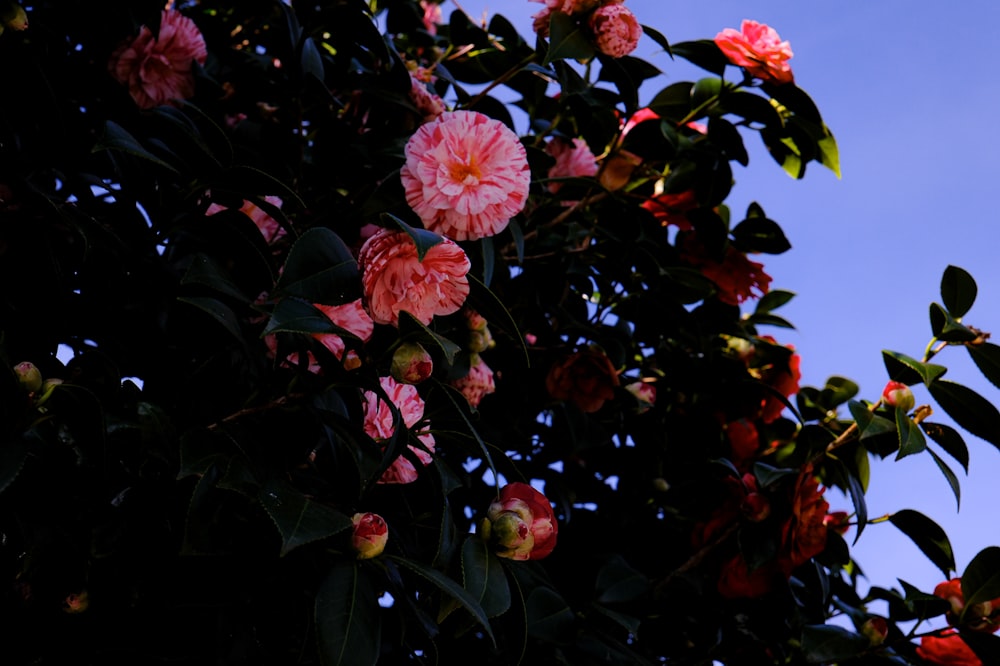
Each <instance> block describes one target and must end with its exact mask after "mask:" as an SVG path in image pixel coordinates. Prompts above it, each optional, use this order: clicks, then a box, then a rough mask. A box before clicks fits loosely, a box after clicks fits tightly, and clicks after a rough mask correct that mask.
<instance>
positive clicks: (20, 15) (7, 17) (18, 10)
mask: <svg viewBox="0 0 1000 666" xmlns="http://www.w3.org/2000/svg"><path fill="white" fill-rule="evenodd" d="M0 19H2V20H3V24H4V25H5V26H6V27H8V28H10V29H11V30H27V29H28V15H27V14H26V13H25V11H24V7H22V6H21V5H19V4H16V3H11V5H10V7H8V9H7V11H5V12H4V13H3V16H0Z"/></svg>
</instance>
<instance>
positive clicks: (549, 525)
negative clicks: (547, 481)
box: [482, 483, 559, 560]
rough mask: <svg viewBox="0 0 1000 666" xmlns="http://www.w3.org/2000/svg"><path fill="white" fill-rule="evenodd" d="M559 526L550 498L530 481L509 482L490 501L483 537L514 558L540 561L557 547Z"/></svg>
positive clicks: (507, 555) (499, 553) (502, 553)
mask: <svg viewBox="0 0 1000 666" xmlns="http://www.w3.org/2000/svg"><path fill="white" fill-rule="evenodd" d="M558 529H559V525H558V523H557V522H556V516H555V513H554V512H553V511H552V505H551V504H550V503H549V500H548V498H546V497H545V495H543V494H541V493H540V492H538V491H537V490H535V489H534V488H532V487H531V486H529V485H528V484H527V483H508V484H507V485H506V486H504V487H503V488H501V489H500V497H499V498H498V499H497V500H496V501H495V502H493V503H492V504H490V508H489V510H488V511H487V512H486V519H485V520H484V521H483V524H482V534H483V537H484V538H486V539H488V540H490V541H492V542H493V544H494V545H495V546H496V547H497V548H498V551H497V555H498V556H500V557H506V558H509V559H512V560H539V559H541V558H543V557H545V556H546V555H548V554H549V553H551V552H552V549H553V548H555V547H556V533H557V532H558Z"/></svg>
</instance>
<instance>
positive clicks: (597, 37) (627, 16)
mask: <svg viewBox="0 0 1000 666" xmlns="http://www.w3.org/2000/svg"><path fill="white" fill-rule="evenodd" d="M590 29H591V30H592V31H593V33H594V45H595V46H597V50H598V51H600V52H601V53H603V54H604V55H607V56H611V57H612V58H621V57H622V56H627V55H628V54H629V53H631V52H632V51H634V50H635V47H636V46H638V45H639V38H640V37H642V26H640V25H639V21H638V20H637V19H636V18H635V14H633V13H632V12H631V11H629V10H628V9H627V8H626V7H625V6H624V5H620V4H607V5H604V6H602V7H598V8H597V10H596V11H595V12H594V13H593V14H591V15H590Z"/></svg>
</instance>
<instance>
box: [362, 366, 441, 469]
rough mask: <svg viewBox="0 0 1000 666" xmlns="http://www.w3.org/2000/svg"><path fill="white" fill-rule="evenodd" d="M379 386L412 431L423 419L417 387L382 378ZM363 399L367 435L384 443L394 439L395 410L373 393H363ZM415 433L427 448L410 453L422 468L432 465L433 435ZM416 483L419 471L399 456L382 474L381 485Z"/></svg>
mask: <svg viewBox="0 0 1000 666" xmlns="http://www.w3.org/2000/svg"><path fill="white" fill-rule="evenodd" d="M379 383H380V384H381V385H382V390H384V391H385V392H386V395H388V397H389V400H391V401H392V404H394V405H395V406H396V408H397V409H398V410H399V413H400V415H401V416H402V418H403V423H404V424H405V425H406V427H407V428H412V427H413V426H415V425H416V424H417V422H419V421H420V420H421V419H422V418H424V400H423V398H421V397H420V394H419V393H417V389H416V387H414V386H410V385H409V384H400V383H398V382H397V381H396V380H395V379H393V378H392V377H381V378H380V379H379ZM363 398H364V401H365V426H364V427H365V433H366V434H367V435H368V436H369V437H371V438H372V439H374V440H375V441H376V442H383V441H385V440H387V439H389V438H390V437H392V435H393V433H394V432H395V428H394V427H393V422H392V409H391V408H390V407H389V405H387V404H386V403H385V401H384V400H382V399H381V398H379V397H378V395H377V394H376V393H374V392H372V391H364V392H363ZM414 434H416V436H417V438H418V439H419V440H420V443H421V444H423V447H424V448H420V447H418V446H413V445H410V447H409V448H410V451H412V452H413V454H414V455H415V456H416V457H417V460H419V461H420V463H421V464H422V465H425V466H426V465H429V464H430V463H431V461H432V460H433V457H432V456H431V453H432V452H433V451H434V435H432V434H430V433H429V432H420V433H414ZM424 449H426V450H424ZM416 480H417V468H416V467H415V466H414V465H413V462H412V461H410V459H409V458H408V457H406V456H405V455H400V456H399V457H398V458H396V459H395V460H393V461H392V464H391V465H390V466H389V468H388V469H387V470H385V472H383V473H382V476H381V477H380V478H379V480H378V482H379V483H412V482H414V481H416Z"/></svg>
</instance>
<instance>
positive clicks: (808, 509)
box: [782, 466, 830, 569]
mask: <svg viewBox="0 0 1000 666" xmlns="http://www.w3.org/2000/svg"><path fill="white" fill-rule="evenodd" d="M823 492H824V489H823V488H820V487H819V481H817V480H816V477H815V476H813V474H812V467H811V466H807V467H806V469H804V470H803V471H802V473H801V474H800V475H799V480H798V484H797V485H796V487H795V495H794V496H793V497H792V515H791V517H790V518H789V519H788V522H786V523H785V525H784V528H783V529H782V532H783V539H782V541H783V543H784V544H785V547H786V548H787V556H788V559H789V562H790V564H791V568H793V569H794V568H795V567H797V566H799V565H801V564H804V563H805V562H807V561H809V560H810V559H812V558H813V557H815V556H817V555H819V554H820V553H822V552H823V549H824V548H826V534H827V526H826V514H827V512H828V511H829V509H830V504H829V503H828V502H827V501H826V500H825V499H823Z"/></svg>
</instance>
